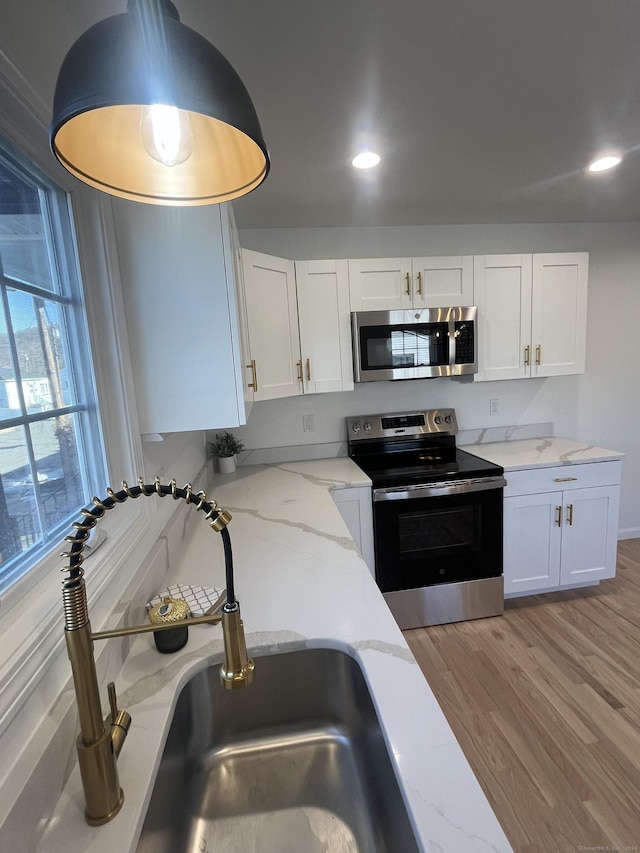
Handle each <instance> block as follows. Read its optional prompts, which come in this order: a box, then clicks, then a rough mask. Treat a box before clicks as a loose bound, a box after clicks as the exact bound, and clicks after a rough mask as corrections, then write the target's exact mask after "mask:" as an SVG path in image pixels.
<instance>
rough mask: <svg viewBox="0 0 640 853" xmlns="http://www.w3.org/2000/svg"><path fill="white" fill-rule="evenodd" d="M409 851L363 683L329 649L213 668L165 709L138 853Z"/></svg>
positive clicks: (344, 658) (411, 840)
mask: <svg viewBox="0 0 640 853" xmlns="http://www.w3.org/2000/svg"><path fill="white" fill-rule="evenodd" d="M183 851H184V853H186V851H189V853H399V851H402V853H413V851H416V853H418V851H419V847H418V845H417V843H416V839H415V836H414V833H413V830H412V827H411V824H410V821H409V817H408V815H407V811H406V808H405V805H404V802H403V799H402V795H401V793H400V789H399V787H398V783H397V781H396V777H395V774H394V770H393V767H392V765H391V762H390V759H389V754H388V752H387V748H386V745H385V742H384V738H383V735H382V731H381V729H380V725H379V723H378V719H377V716H376V712H375V709H374V706H373V702H372V700H371V696H370V694H369V691H368V689H367V686H366V682H365V680H364V677H363V675H362V672H361V670H360V667H359V666H358V664H357V663H356V662H355V661H354V660H353V659H352V658H350V657H349V656H348V655H347V654H344V653H342V652H338V651H334V650H331V649H308V650H304V651H297V652H290V653H287V654H278V655H271V656H268V657H263V658H257V659H256V672H255V680H254V683H253V685H252V686H251V687H249V688H247V689H246V690H239V691H233V692H229V691H226V690H223V688H222V687H221V686H220V683H219V668H218V667H213V668H211V669H207V670H204V671H203V672H201V673H199V674H198V675H196V676H194V678H193V679H192V680H191V681H190V682H189V683H188V684H187V685H186V686H185V687H184V689H183V690H182V692H181V694H180V696H179V698H178V702H177V705H176V710H175V715H174V718H173V721H172V723H171V728H170V731H169V736H168V739H167V743H166V746H165V749H164V753H163V756H162V760H161V764H160V769H159V772H158V777H157V780H156V783H155V786H154V789H153V793H152V796H151V802H150V804H149V810H148V812H147V815H146V818H145V822H144V826H143V829H142V834H141V837H140V841H139V843H138V847H137V853H183Z"/></svg>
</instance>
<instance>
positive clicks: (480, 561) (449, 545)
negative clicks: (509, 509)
mask: <svg viewBox="0 0 640 853" xmlns="http://www.w3.org/2000/svg"><path fill="white" fill-rule="evenodd" d="M502 491H503V490H502V489H488V490H487V491H480V492H470V493H463V494H455V495H448V496H442V497H425V498H415V499H410V500H406V501H403V500H393V501H376V502H374V505H373V532H374V542H375V554H376V580H377V582H378V586H379V587H380V589H381V590H382V591H383V592H393V591H394V590H402V589H416V588H419V587H423V586H431V585H433V584H441V583H456V582H459V581H468V580H477V579H479V578H488V577H498V576H499V575H501V574H502Z"/></svg>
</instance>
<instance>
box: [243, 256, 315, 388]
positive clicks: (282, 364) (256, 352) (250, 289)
mask: <svg viewBox="0 0 640 853" xmlns="http://www.w3.org/2000/svg"><path fill="white" fill-rule="evenodd" d="M242 268H243V273H244V288H245V296H246V304H247V325H248V328H249V346H250V349H251V358H252V360H253V361H254V362H255V380H256V382H255V384H256V386H257V387H256V388H255V389H254V400H256V401H257V400H273V399H276V398H279V397H292V396H295V395H297V394H301V393H302V382H301V381H300V378H299V377H300V375H301V373H300V369H301V365H300V339H299V337H298V307H297V304H296V282H295V272H294V266H293V261H288V260H285V259H284V258H274V257H272V256H271V255H263V254H262V253H261V252H252V251H248V250H246V249H243V250H242Z"/></svg>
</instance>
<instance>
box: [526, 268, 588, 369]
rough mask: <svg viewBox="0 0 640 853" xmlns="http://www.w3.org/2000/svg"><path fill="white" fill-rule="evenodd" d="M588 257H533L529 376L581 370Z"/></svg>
mask: <svg viewBox="0 0 640 853" xmlns="http://www.w3.org/2000/svg"><path fill="white" fill-rule="evenodd" d="M588 268H589V256H588V254H587V253H586V252H578V253H575V254H569V253H563V254H547V255H534V256H533V299H532V314H531V347H532V359H531V375H532V376H563V375H565V374H570V373H584V359H585V341H586V329H587V280H588Z"/></svg>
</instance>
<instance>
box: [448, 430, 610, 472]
mask: <svg viewBox="0 0 640 853" xmlns="http://www.w3.org/2000/svg"><path fill="white" fill-rule="evenodd" d="M460 449H461V450H466V451H467V452H468V453H473V454H474V455H475V456H480V457H482V459H486V460H487V461H488V462H493V463H495V464H496V465H501V466H502V467H503V468H504V470H505V471H522V470H526V469H527V468H550V467H553V466H554V465H579V464H584V463H587V462H608V461H612V460H616V459H622V457H623V456H624V453H620V452H619V451H617V450H607V449H606V448H604V447H595V446H594V445H592V444H585V443H584V442H580V441H574V440H573V439H571V438H531V439H522V440H518V441H498V442H493V443H490V444H469V445H466V446H460Z"/></svg>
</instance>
